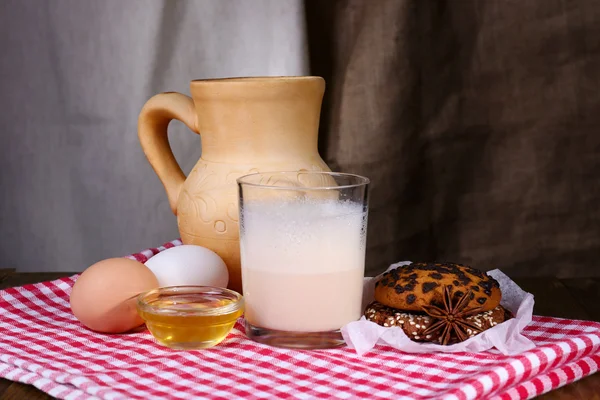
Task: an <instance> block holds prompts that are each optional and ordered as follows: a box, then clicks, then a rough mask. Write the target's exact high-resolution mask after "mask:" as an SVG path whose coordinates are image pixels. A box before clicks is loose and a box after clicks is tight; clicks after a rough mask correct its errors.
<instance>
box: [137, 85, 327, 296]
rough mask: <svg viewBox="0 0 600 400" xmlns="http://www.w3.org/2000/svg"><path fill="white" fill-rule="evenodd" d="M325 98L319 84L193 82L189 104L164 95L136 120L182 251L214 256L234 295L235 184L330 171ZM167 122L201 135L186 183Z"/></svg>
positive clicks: (239, 286)
mask: <svg viewBox="0 0 600 400" xmlns="http://www.w3.org/2000/svg"><path fill="white" fill-rule="evenodd" d="M324 90H325V82H324V80H323V79H322V78H319V77H272V78H270V77H266V78H230V79H215V80H197V81H192V82H191V95H192V97H191V98H190V97H188V96H185V95H182V94H179V93H162V94H159V95H156V96H154V97H152V98H151V99H150V100H149V101H148V102H147V103H146V105H145V106H144V108H143V109H142V111H141V113H140V116H139V120H138V136H139V139H140V143H141V145H142V148H143V150H144V153H145V154H146V156H147V158H148V161H149V162H150V164H151V165H152V167H153V168H154V170H155V172H156V174H157V175H158V177H159V178H160V180H161V182H162V183H163V185H164V187H165V190H166V192H167V196H168V198H169V204H170V206H171V209H172V211H173V213H174V214H175V215H177V223H178V227H179V232H180V235H181V239H182V241H183V243H185V244H195V245H199V246H204V247H207V248H209V249H211V250H213V251H214V252H216V253H217V254H219V256H221V258H223V260H224V261H225V263H226V264H227V267H228V270H229V276H230V278H229V287H230V288H231V289H233V290H236V291H238V292H240V293H241V291H242V284H241V271H240V250H239V226H238V193H237V185H236V179H237V178H239V177H240V176H243V175H246V174H250V173H253V172H268V171H298V170H308V171H329V170H330V169H329V168H328V166H327V165H326V164H325V162H324V161H323V160H322V158H321V157H320V156H319V153H318V149H317V143H318V128H319V117H320V111H321V102H322V99H323V93H324ZM172 119H178V120H181V121H182V122H183V123H185V124H186V125H187V126H188V127H189V128H190V129H191V130H192V131H193V132H195V133H199V134H200V135H201V142H202V155H201V157H200V159H199V160H198V162H197V164H196V165H195V167H194V168H193V169H192V171H191V172H190V174H189V176H188V177H187V178H186V177H185V175H184V173H183V172H182V171H181V168H180V167H179V165H178V164H177V161H176V160H175V157H174V156H173V153H172V151H171V148H170V146H169V142H168V139H167V126H168V124H169V122H170V121H171V120H172Z"/></svg>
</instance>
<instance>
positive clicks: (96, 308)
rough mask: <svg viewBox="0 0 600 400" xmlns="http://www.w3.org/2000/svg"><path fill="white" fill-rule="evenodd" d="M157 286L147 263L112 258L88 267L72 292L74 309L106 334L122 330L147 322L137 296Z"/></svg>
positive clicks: (81, 319) (80, 316) (80, 317)
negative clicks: (140, 311) (138, 311)
mask: <svg viewBox="0 0 600 400" xmlns="http://www.w3.org/2000/svg"><path fill="white" fill-rule="evenodd" d="M157 287H158V280H157V279H156V276H154V274H153V273H152V271H150V269H148V267H146V266H145V265H144V264H142V263H139V262H137V261H134V260H130V259H128V258H109V259H108V260H103V261H100V262H98V263H96V264H94V265H92V266H91V267H89V268H88V269H86V270H85V271H84V272H83V273H82V274H81V275H80V276H79V278H78V279H77V281H76V282H75V285H73V290H72V292H71V310H72V311H73V314H74V315H75V317H76V318H77V319H78V320H79V321H80V322H81V323H82V324H83V325H85V326H86V327H88V328H89V329H92V330H94V331H97V332H103V333H123V332H127V331H129V330H131V329H133V328H136V327H138V326H140V325H142V324H143V323H144V321H143V320H142V318H141V317H140V316H139V315H138V313H137V310H136V298H135V296H136V295H137V294H139V293H141V292H145V291H147V290H151V289H155V288H157Z"/></svg>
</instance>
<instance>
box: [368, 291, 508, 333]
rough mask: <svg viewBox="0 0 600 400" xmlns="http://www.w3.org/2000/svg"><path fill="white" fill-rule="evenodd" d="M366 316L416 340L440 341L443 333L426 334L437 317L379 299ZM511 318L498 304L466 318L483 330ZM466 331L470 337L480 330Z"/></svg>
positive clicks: (369, 308) (372, 304)
mask: <svg viewBox="0 0 600 400" xmlns="http://www.w3.org/2000/svg"><path fill="white" fill-rule="evenodd" d="M365 317H366V319H367V320H368V321H372V322H375V323H376V324H378V325H381V326H385V327H392V326H398V327H400V328H402V330H403V331H404V333H406V335H407V336H408V337H409V338H410V339H411V340H413V341H415V342H433V343H439V341H440V336H441V334H442V331H441V330H439V331H437V332H434V333H433V334H428V335H425V334H424V332H425V330H427V328H429V327H430V326H431V325H432V324H433V323H435V318H432V317H430V316H429V315H423V314H410V313H406V312H403V311H400V310H396V309H394V308H391V307H388V306H385V305H383V304H381V303H379V302H377V301H374V302H372V303H371V304H369V305H368V306H367V308H366V309H365ZM510 318H512V315H511V314H510V312H509V311H508V310H506V309H505V308H504V307H502V306H497V307H496V308H494V309H493V310H490V311H483V312H481V313H479V314H477V315H473V316H471V317H467V318H466V320H467V321H468V322H471V323H473V324H474V325H475V326H477V327H479V328H480V329H481V330H482V331H485V330H486V329H489V328H491V327H493V326H496V325H498V324H500V323H502V322H504V321H506V320H508V319H510ZM466 333H467V335H469V337H473V336H475V335H477V334H478V333H479V332H473V331H472V330H470V329H468V330H467V332H466ZM457 341H458V340H457V338H456V337H453V342H454V343H456V342H457Z"/></svg>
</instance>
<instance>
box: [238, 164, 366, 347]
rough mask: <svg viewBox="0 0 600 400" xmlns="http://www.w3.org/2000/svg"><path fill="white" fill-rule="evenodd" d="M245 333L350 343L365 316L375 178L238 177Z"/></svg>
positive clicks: (285, 342)
mask: <svg viewBox="0 0 600 400" xmlns="http://www.w3.org/2000/svg"><path fill="white" fill-rule="evenodd" d="M237 182H238V188H239V207H240V251H241V266H242V286H243V292H244V298H245V304H246V311H245V320H246V334H247V335H248V337H249V338H250V339H252V340H255V341H257V342H261V343H266V344H269V345H273V346H278V347H287V348H301V349H317V348H330V347H337V346H341V345H343V344H344V340H343V338H342V336H341V333H340V328H341V327H342V326H344V325H345V324H347V323H349V322H351V321H355V320H358V319H360V317H361V315H362V309H361V302H362V291H363V277H364V270H365V245H366V230H367V215H368V207H369V203H368V185H369V180H368V179H367V178H364V177H362V176H358V175H351V174H341V173H333V172H308V171H299V172H269V173H256V174H251V175H246V176H243V177H241V178H239V179H238V180H237Z"/></svg>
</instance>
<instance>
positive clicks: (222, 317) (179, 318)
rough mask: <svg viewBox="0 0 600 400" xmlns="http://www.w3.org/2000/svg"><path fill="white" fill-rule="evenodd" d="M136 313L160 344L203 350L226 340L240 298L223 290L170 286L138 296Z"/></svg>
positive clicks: (241, 306) (238, 313)
mask: <svg viewBox="0 0 600 400" xmlns="http://www.w3.org/2000/svg"><path fill="white" fill-rule="evenodd" d="M137 311H138V313H139V314H140V316H141V317H142V319H143V320H144V321H145V322H146V327H147V328H148V330H149V331H150V333H152V336H154V338H155V339H156V340H157V341H158V342H159V343H161V344H162V345H164V346H167V347H170V348H172V349H181V350H190V349H206V348H209V347H213V346H215V345H217V344H219V343H220V342H221V341H223V339H225V337H227V335H228V334H229V332H230V331H231V329H232V328H233V325H234V324H235V322H236V321H237V319H238V318H239V317H241V316H242V314H243V313H244V299H243V297H242V295H240V294H239V293H237V292H234V291H233V290H229V289H224V288H218V287H212V286H170V287H163V288H159V289H154V290H150V291H149V292H146V293H142V294H140V295H139V296H138V298H137Z"/></svg>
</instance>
